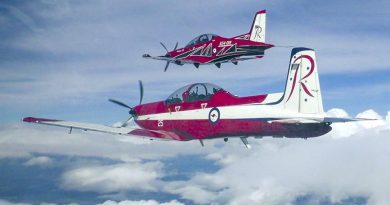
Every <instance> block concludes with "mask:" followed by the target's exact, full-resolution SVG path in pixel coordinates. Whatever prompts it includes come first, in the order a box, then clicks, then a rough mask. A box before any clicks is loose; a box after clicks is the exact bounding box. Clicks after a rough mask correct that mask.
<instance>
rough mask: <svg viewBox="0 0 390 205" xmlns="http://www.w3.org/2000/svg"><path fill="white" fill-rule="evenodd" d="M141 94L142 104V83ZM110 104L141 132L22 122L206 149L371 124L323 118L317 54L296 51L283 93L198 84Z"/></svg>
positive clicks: (48, 121)
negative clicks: (207, 144)
mask: <svg viewBox="0 0 390 205" xmlns="http://www.w3.org/2000/svg"><path fill="white" fill-rule="evenodd" d="M140 90H141V100H142V97H143V88H142V83H140ZM110 101H111V102H114V103H116V104H119V105H121V106H124V107H127V108H128V109H129V110H130V111H129V113H130V116H131V117H130V118H133V119H134V121H135V123H136V124H138V125H139V128H129V127H126V124H127V122H126V123H124V125H123V126H121V127H113V126H107V125H99V124H89V123H81V122H69V121H62V120H52V119H43V118H34V117H27V118H24V119H23V121H24V122H31V123H39V124H46V125H54V126H61V127H68V128H71V129H72V128H77V129H82V130H92V131H98V132H105V133H111V134H120V135H139V136H144V137H148V138H151V139H154V138H159V139H169V140H179V141H188V140H199V141H200V142H201V144H202V145H203V140H206V139H215V138H224V140H225V141H227V140H228V138H229V137H240V138H241V140H242V142H243V143H244V144H245V146H247V147H249V144H248V141H247V138H248V137H250V136H254V137H256V138H261V137H263V136H273V137H288V138H310V137H318V136H321V135H324V134H326V133H328V132H330V131H331V130H332V128H331V126H330V125H331V123H336V122H348V121H357V120H367V119H357V118H333V117H328V116H327V115H326V114H325V113H324V111H323V106H322V98H321V89H320V82H319V77H318V67H317V64H316V60H315V52H314V50H312V49H308V48H294V49H292V52H291V58H290V65H289V68H288V74H287V80H286V85H285V90H284V92H282V93H272V94H265V95H255V96H248V97H238V96H235V95H232V94H231V93H230V92H228V91H226V90H224V89H222V88H220V87H218V86H216V85H213V84H210V83H195V84H191V85H188V86H185V87H182V88H180V89H178V90H177V91H175V92H174V93H172V94H171V95H170V96H169V97H168V98H167V99H166V100H164V101H158V102H153V103H147V104H141V101H140V104H139V105H137V106H135V107H130V106H128V105H126V104H124V103H121V102H119V101H116V100H110ZM129 120H130V119H129Z"/></svg>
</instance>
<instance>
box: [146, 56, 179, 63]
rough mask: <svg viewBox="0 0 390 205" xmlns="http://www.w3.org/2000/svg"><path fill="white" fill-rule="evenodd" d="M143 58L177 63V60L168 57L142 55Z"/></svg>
mask: <svg viewBox="0 0 390 205" xmlns="http://www.w3.org/2000/svg"><path fill="white" fill-rule="evenodd" d="M142 57H143V58H149V59H154V60H162V61H169V62H171V63H173V62H175V61H176V59H175V58H171V57H167V56H151V55H149V54H144V55H142Z"/></svg>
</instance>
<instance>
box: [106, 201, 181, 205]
mask: <svg viewBox="0 0 390 205" xmlns="http://www.w3.org/2000/svg"><path fill="white" fill-rule="evenodd" d="M99 205H184V204H183V203H180V202H178V201H176V200H172V201H169V202H163V203H160V202H157V201H155V200H140V201H131V200H125V201H119V202H116V201H111V200H108V201H105V202H103V203H102V204H99Z"/></svg>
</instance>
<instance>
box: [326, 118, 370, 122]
mask: <svg viewBox="0 0 390 205" xmlns="http://www.w3.org/2000/svg"><path fill="white" fill-rule="evenodd" d="M369 120H378V119H369V118H341V117H325V118H324V122H329V123H337V122H357V121H369Z"/></svg>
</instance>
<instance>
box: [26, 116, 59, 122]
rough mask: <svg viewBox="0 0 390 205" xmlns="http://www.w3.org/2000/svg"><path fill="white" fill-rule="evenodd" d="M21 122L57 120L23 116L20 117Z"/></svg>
mask: <svg viewBox="0 0 390 205" xmlns="http://www.w3.org/2000/svg"><path fill="white" fill-rule="evenodd" d="M22 121H23V122H30V123H38V122H45V121H46V122H56V121H59V120H53V119H45V118H36V117H25V118H23V119H22Z"/></svg>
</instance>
